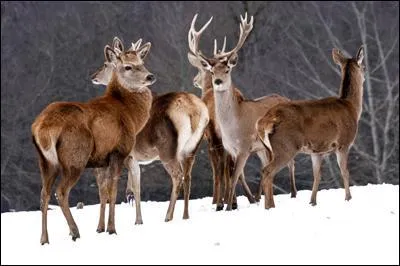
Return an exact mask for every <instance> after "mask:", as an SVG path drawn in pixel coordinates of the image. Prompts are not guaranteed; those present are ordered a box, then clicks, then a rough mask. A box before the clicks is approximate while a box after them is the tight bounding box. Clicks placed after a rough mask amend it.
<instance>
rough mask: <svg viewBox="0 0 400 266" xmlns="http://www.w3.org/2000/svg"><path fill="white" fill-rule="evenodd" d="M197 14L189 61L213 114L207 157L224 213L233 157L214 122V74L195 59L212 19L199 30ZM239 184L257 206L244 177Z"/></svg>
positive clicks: (215, 200)
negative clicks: (197, 29) (202, 36)
mask: <svg viewBox="0 0 400 266" xmlns="http://www.w3.org/2000/svg"><path fill="white" fill-rule="evenodd" d="M196 19H197V14H196V15H195V17H194V18H193V21H192V24H191V28H190V30H189V33H188V43H189V50H190V52H189V53H188V59H189V62H190V63H191V64H192V65H193V66H194V67H196V68H197V69H198V71H199V73H198V74H197V75H196V77H195V78H194V80H193V84H194V86H195V87H197V88H199V89H201V90H202V100H203V101H204V102H205V104H206V105H207V108H208V111H209V114H210V122H209V124H208V126H207V128H206V131H205V134H204V136H205V138H206V140H207V142H208V154H209V158H210V161H211V168H212V172H213V201H212V204H216V205H217V206H216V210H217V211H219V210H222V209H223V206H224V201H225V203H226V201H227V192H228V191H227V189H226V188H227V186H226V185H225V184H227V182H228V180H227V178H228V177H229V176H230V172H229V171H230V170H231V166H232V158H231V157H230V156H229V155H228V154H227V153H226V152H225V149H224V147H223V145H222V139H221V133H220V130H219V127H218V124H217V123H216V121H215V103H214V102H215V100H214V92H213V89H212V82H211V73H210V71H208V70H207V69H205V68H204V66H202V64H201V62H200V60H199V57H197V56H196V54H197V53H201V52H200V51H199V50H198V43H199V39H200V36H201V34H202V33H203V32H204V30H205V29H206V28H207V27H208V25H209V24H210V22H211V21H212V17H211V18H210V20H209V21H208V22H207V23H206V24H205V25H204V26H203V27H202V28H201V29H200V30H199V31H196V29H195V28H194V25H195V23H196ZM235 94H236V97H237V98H238V99H240V100H243V99H244V96H243V95H242V93H241V92H240V91H239V90H238V89H235ZM240 181H241V183H242V185H243V188H244V192H245V195H246V197H247V198H248V200H249V202H250V203H254V202H255V199H254V197H253V195H252V193H251V191H250V189H249V187H248V185H247V183H246V180H245V178H244V175H243V174H242V175H241V176H240ZM222 191H224V193H223V194H224V196H222ZM236 208H237V203H236V197H234V202H233V209H236Z"/></svg>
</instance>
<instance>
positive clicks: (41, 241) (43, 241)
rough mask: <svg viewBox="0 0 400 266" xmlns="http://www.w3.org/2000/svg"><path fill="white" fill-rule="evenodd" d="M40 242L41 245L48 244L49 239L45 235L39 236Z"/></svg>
mask: <svg viewBox="0 0 400 266" xmlns="http://www.w3.org/2000/svg"><path fill="white" fill-rule="evenodd" d="M40 244H41V245H42V246H43V245H44V244H50V243H49V239H48V238H47V236H45V237H43V236H42V237H41V239H40Z"/></svg>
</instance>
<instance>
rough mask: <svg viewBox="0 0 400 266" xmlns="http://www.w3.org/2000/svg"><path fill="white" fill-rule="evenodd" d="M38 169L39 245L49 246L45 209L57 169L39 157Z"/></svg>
mask: <svg viewBox="0 0 400 266" xmlns="http://www.w3.org/2000/svg"><path fill="white" fill-rule="evenodd" d="M39 167H40V172H41V175H42V191H41V193H40V209H41V210H42V236H41V237H40V244H42V245H44V244H45V243H47V244H49V235H48V232H47V209H48V206H49V201H50V197H51V188H52V187H53V185H54V181H55V180H56V177H57V175H58V168H57V167H55V166H53V165H52V164H50V163H48V162H47V161H46V160H45V159H44V158H42V157H41V155H40V157H39Z"/></svg>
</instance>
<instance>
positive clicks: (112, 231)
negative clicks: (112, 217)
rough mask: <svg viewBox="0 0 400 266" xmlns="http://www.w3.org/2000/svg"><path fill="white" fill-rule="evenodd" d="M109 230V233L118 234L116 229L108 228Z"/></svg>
mask: <svg viewBox="0 0 400 266" xmlns="http://www.w3.org/2000/svg"><path fill="white" fill-rule="evenodd" d="M107 232H108V234H109V235H112V234H117V231H115V229H110V230H107Z"/></svg>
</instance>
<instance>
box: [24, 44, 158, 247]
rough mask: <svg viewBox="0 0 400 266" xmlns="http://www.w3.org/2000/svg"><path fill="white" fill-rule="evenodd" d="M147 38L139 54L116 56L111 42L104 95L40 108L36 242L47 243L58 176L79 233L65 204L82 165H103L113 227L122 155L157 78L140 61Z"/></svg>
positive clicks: (146, 111)
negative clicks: (39, 228)
mask: <svg viewBox="0 0 400 266" xmlns="http://www.w3.org/2000/svg"><path fill="white" fill-rule="evenodd" d="M150 46H151V43H148V44H147V45H145V46H143V47H142V48H141V50H140V51H138V53H136V52H126V53H122V54H120V55H117V54H116V53H115V52H114V50H113V49H112V48H111V47H110V46H105V48H104V54H105V56H106V57H107V58H108V61H109V62H111V63H112V64H113V65H114V71H113V73H112V78H111V81H110V82H109V84H108V86H107V88H106V91H105V93H104V94H103V95H102V96H99V97H95V98H92V99H90V100H88V101H87V102H53V103H51V104H49V105H48V106H47V107H45V108H44V110H42V112H41V113H40V114H39V115H38V116H37V117H36V118H35V120H34V122H33V123H32V126H31V133H32V141H33V144H34V146H35V148H36V151H37V153H38V160H39V168H40V172H41V178H42V189H41V200H40V206H41V211H42V234H41V239H40V243H41V244H42V245H44V244H46V243H47V244H49V238H48V231H47V209H48V204H49V200H50V196H51V190H52V186H53V184H54V182H55V179H56V177H57V175H59V174H60V175H61V179H60V181H59V183H58V185H57V188H56V198H57V200H58V203H59V205H60V207H61V210H62V212H63V214H64V216H65V219H66V220H67V223H68V226H69V229H70V235H71V236H72V240H73V241H76V239H78V238H80V233H79V230H78V227H77V225H76V223H75V221H74V218H73V216H72V214H71V211H70V209H69V203H68V199H69V193H70V191H71V189H72V188H73V187H74V186H75V184H76V183H77V182H78V180H79V178H80V176H81V174H82V172H83V171H84V170H85V168H97V167H106V168H107V171H108V175H109V179H108V182H110V186H109V187H110V188H111V189H110V190H108V191H107V192H108V193H109V199H110V208H109V219H108V225H107V231H108V232H109V233H110V234H113V233H116V230H115V201H116V196H117V185H118V179H119V176H120V174H121V169H122V167H123V163H124V160H125V159H126V158H127V157H128V156H129V154H130V152H131V150H132V148H133V146H134V145H135V142H136V135H137V134H138V132H140V131H141V130H142V128H143V127H144V126H145V124H146V122H147V120H148V119H149V118H150V110H151V103H152V100H153V98H152V93H151V91H150V89H149V87H148V86H150V85H152V84H153V83H154V82H155V81H156V78H155V76H154V75H153V74H152V73H150V72H149V71H148V70H147V69H146V67H145V66H144V65H143V60H142V59H143V57H145V56H146V55H147V53H148V52H149V49H150Z"/></svg>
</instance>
